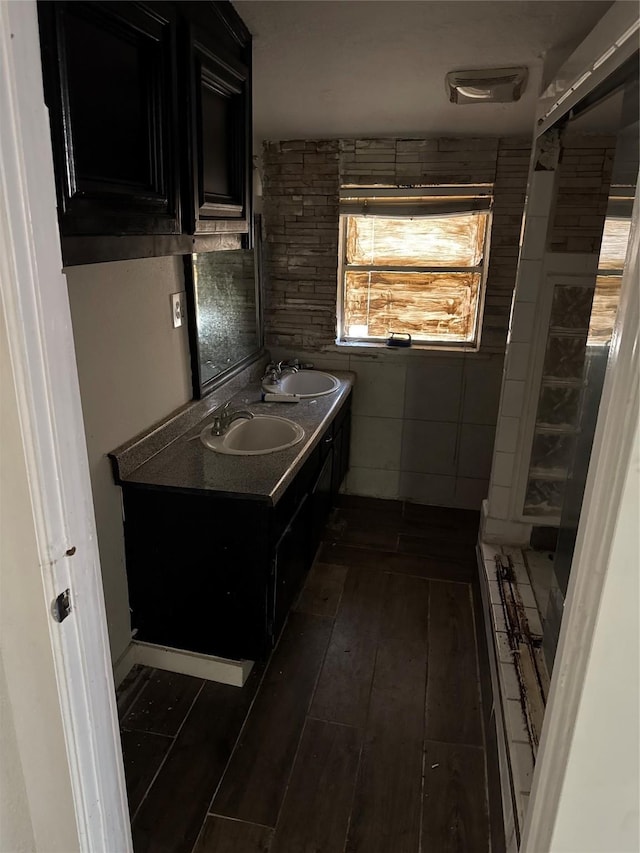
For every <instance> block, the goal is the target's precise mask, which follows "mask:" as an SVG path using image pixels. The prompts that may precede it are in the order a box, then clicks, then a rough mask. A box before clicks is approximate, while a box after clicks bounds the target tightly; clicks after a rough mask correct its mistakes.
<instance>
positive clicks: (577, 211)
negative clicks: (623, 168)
mask: <svg viewBox="0 0 640 853" xmlns="http://www.w3.org/2000/svg"><path fill="white" fill-rule="evenodd" d="M615 144H616V140H615V137H612V136H601V135H595V134H594V135H584V136H573V137H571V138H568V139H567V140H566V141H564V142H563V144H562V151H561V155H560V162H559V164H558V169H557V172H558V176H557V195H556V202H555V209H554V218H553V224H552V228H551V233H550V236H549V244H548V248H549V251H550V252H586V253H588V254H598V253H599V252H600V243H601V241H602V230H603V228H604V220H605V216H606V213H607V206H608V203H609V188H610V185H611V172H612V169H613V157H614V154H615Z"/></svg>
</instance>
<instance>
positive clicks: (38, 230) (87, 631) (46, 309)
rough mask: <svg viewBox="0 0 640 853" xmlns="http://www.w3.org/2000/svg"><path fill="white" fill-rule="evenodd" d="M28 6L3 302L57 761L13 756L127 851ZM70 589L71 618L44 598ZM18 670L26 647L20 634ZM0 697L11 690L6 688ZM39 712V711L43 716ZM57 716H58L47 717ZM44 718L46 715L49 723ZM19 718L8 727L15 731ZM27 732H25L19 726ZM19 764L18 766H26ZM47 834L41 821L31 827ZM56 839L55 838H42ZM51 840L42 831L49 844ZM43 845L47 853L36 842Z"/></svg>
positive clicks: (12, 76)
mask: <svg viewBox="0 0 640 853" xmlns="http://www.w3.org/2000/svg"><path fill="white" fill-rule="evenodd" d="M40 69H41V62H40V50H39V38H38V20H37V10H36V4H35V2H33V0H29V2H7V0H0V115H2V122H1V123H0V296H1V299H2V307H3V310H4V315H5V322H6V334H7V341H8V347H9V353H10V363H11V372H10V375H12V376H13V383H14V388H15V397H16V404H17V405H16V408H17V415H18V419H19V424H20V434H21V436H22V451H23V454H24V462H25V467H26V476H27V487H28V492H29V497H30V502H31V510H32V515H33V518H32V522H33V528H34V531H35V546H36V550H37V555H38V563H39V566H38V567H31V566H25V567H24V570H25V571H32V570H33V571H38V569H39V572H40V575H41V583H42V593H43V594H42V597H41V599H40V600H39V601H29V602H28V607H30V608H33V610H34V612H35V613H37V616H38V618H39V619H43V620H44V619H46V620H47V621H48V627H49V639H50V644H51V661H52V665H51V669H52V670H53V672H52V676H53V677H55V683H56V685H57V698H58V702H59V716H60V717H61V721H62V731H61V732H59V731H58V730H57V729H56V728H55V727H53V730H52V731H51V736H52V737H58V736H60V737H62V738H63V739H64V745H65V750H64V754H65V755H66V758H67V767H65V768H61V767H59V766H51V764H52V762H51V761H47V756H46V755H45V756H39V757H38V758H39V760H38V761H37V766H34V765H36V761H34V758H33V756H30V755H27V754H26V753H21V760H22V763H23V769H24V773H25V779H26V780H27V791H26V794H27V799H29V796H30V793H31V796H35V792H34V791H33V790H32V791H31V792H30V790H29V785H28V779H29V776H30V774H32V773H34V772H36V773H38V774H40V776H41V777H44V778H45V779H46V780H49V784H50V785H51V786H55V784H56V779H57V778H61V774H63V775H67V774H68V778H69V779H70V783H71V792H72V801H73V813H69V814H56V820H59V821H62V822H66V823H67V825H69V826H73V825H75V827H76V830H77V837H78V843H79V849H80V850H81V851H83V853H84V851H86V853H98V852H99V851H104V853H114V851H118V853H129V851H131V850H132V845H131V829H130V823H129V815H128V808H127V799H126V789H125V782H124V772H123V763H122V751H121V747H120V741H119V731H118V718H117V713H116V706H115V691H114V683H113V673H112V666H111V658H110V652H109V644H108V635H107V622H106V614H105V607H104V598H103V589H102V577H101V572H100V562H99V555H98V547H97V539H96V529H95V520H94V514H93V503H92V495H91V483H90V478H89V465H88V460H87V453H86V444H85V435H84V425H83V419H82V409H81V404H80V392H79V386H78V374H77V368H76V361H75V352H74V346H73V331H72V326H71V315H70V310H69V300H68V294H67V286H66V279H65V276H64V274H63V272H62V253H61V248H60V238H59V233H58V224H57V216H56V195H55V184H54V174H53V158H52V152H51V143H50V134H49V120H48V113H47V110H46V107H45V103H44V95H43V90H42V73H41V70H40ZM64 590H70V598H71V612H70V614H69V616H68V617H67V618H66V619H64V621H62V622H58V621H56V619H55V618H54V615H53V611H52V604H53V602H54V600H55V599H56V597H57V596H58V595H59V594H60V593H61V592H63V591H64ZM23 645H24V661H25V666H26V667H28V666H29V657H28V655H29V644H28V643H27V642H26V638H25V639H24V640H23ZM8 689H9V697H10V699H11V691H12V690H13V691H14V693H15V695H16V696H17V692H18V691H19V690H20V689H21V686H20V684H19V683H17V682H14V683H13V684H9V685H8ZM45 710H46V709H43V712H44V711H45ZM56 716H57V715H56ZM47 723H49V721H47ZM22 724H23V722H22V721H20V720H16V727H18V726H20V725H22ZM24 734H25V735H26V736H27V737H28V734H29V733H28V732H24ZM25 762H27V763H29V762H30V765H29V766H25ZM31 819H32V823H33V829H34V837H36V838H41V839H42V838H46V837H47V833H48V832H49V833H52V827H50V826H49V827H47V826H46V825H44V824H43V825H39V826H36V823H37V821H38V819H39V810H38V808H33V807H32V808H31ZM52 835H53V833H52ZM52 835H51V836H49V837H52ZM42 849H45V848H42Z"/></svg>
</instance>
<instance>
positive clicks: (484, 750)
mask: <svg viewBox="0 0 640 853" xmlns="http://www.w3.org/2000/svg"><path fill="white" fill-rule="evenodd" d="M469 607H470V610H471V622H472V625H473V648H474V652H475V659H476V676H477V679H478V680H477V685H478V696H479V698H480V730H481V733H482V754H483V759H484V760H483V765H484V796H485V807H486V814H487V829H488V831H489V853H491V847H492V843H491V810H490V803H489V770H488V767H487V732H486V726H485V720H484V710H485V709H484V697H483V695H482V678H481V675H480V650H479V648H478V628H479V626H478V624H477V620H476V612H475V606H474V594H473V585H471V584H470V585H469Z"/></svg>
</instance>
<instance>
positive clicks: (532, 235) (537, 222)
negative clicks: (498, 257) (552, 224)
mask: <svg viewBox="0 0 640 853" xmlns="http://www.w3.org/2000/svg"><path fill="white" fill-rule="evenodd" d="M548 223H549V220H548V219H547V217H546V216H529V215H527V220H526V225H525V231H524V237H523V240H522V249H521V250H520V257H521V258H525V259H527V260H533V261H535V260H538V259H539V258H542V257H543V256H544V253H545V249H546V245H547V228H548Z"/></svg>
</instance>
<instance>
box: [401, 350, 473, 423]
mask: <svg viewBox="0 0 640 853" xmlns="http://www.w3.org/2000/svg"><path fill="white" fill-rule="evenodd" d="M462 369H463V364H462V361H458V362H456V363H454V364H441V363H438V364H437V366H434V365H433V364H428V363H426V364H420V365H413V364H412V365H410V366H409V367H408V368H407V378H406V387H405V399H404V416H405V417H406V418H410V419H413V420H427V421H452V422H454V423H457V421H458V419H459V418H460V405H461V399H462Z"/></svg>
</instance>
